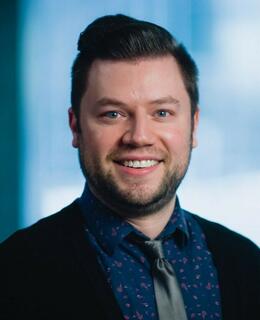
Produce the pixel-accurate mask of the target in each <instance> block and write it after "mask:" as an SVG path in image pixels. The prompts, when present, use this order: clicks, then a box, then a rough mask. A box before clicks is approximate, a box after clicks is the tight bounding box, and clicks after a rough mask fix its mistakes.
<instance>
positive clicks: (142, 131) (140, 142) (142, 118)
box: [122, 115, 154, 147]
mask: <svg viewBox="0 0 260 320" xmlns="http://www.w3.org/2000/svg"><path fill="white" fill-rule="evenodd" d="M129 122H130V123H129V126H128V127H127V130H126V132H125V133H124V135H123V137H122V142H123V144H125V145H131V146H134V147H143V146H149V145H152V144H153V143H154V134H153V132H152V128H151V124H150V123H149V119H148V118H147V116H146V115H138V116H135V117H133V118H132V119H130V120H129Z"/></svg>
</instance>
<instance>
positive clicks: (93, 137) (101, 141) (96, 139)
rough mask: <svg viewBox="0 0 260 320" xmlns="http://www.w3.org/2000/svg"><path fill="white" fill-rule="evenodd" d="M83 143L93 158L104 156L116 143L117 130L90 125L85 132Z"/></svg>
mask: <svg viewBox="0 0 260 320" xmlns="http://www.w3.org/2000/svg"><path fill="white" fill-rule="evenodd" d="M83 145H84V148H85V150H86V152H87V153H88V154H89V155H90V156H91V157H92V158H94V157H95V158H97V157H98V158H103V157H106V156H107V154H109V152H110V150H111V149H112V148H113V147H114V145H115V131H114V130H104V129H102V128H96V127H95V126H89V127H87V128H85V130H84V133H83Z"/></svg>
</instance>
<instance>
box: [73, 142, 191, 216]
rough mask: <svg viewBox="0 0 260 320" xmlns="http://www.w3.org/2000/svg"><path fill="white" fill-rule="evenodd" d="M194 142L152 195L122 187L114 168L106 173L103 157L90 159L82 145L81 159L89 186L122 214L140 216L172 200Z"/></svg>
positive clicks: (154, 210) (97, 195)
mask: <svg viewBox="0 0 260 320" xmlns="http://www.w3.org/2000/svg"><path fill="white" fill-rule="evenodd" d="M191 150H192V147H191V142H190V145H189V149H188V150H187V154H186V156H185V157H184V159H183V160H182V162H181V163H180V164H178V165H175V167H174V168H173V169H172V170H171V172H168V171H167V172H165V174H164V177H163V179H162V182H161V183H160V185H159V187H158V188H157V190H156V191H154V192H153V194H152V195H151V196H150V197H142V192H138V197H137V196H133V192H132V190H134V188H135V185H133V186H131V188H129V190H127V191H122V190H121V189H120V187H119V186H118V184H117V182H116V180H115V178H114V176H113V174H112V172H110V171H108V172H107V173H104V171H103V169H102V166H101V163H100V161H98V160H96V161H95V162H91V161H90V160H89V159H88V156H85V155H84V153H83V152H82V151H81V148H79V162H80V166H81V170H82V172H83V174H84V176H85V178H86V180H87V183H88V185H89V188H90V190H91V191H92V192H93V193H94V195H95V196H96V197H97V198H98V199H99V200H100V201H101V202H103V204H105V205H107V206H109V207H110V209H112V210H114V211H116V213H117V214H118V215H120V216H121V217H122V218H137V217H144V216H148V215H152V214H155V213H156V212H158V211H160V210H161V209H162V208H164V207H165V206H166V205H167V204H169V203H170V201H172V200H173V198H174V196H175V194H176V191H177V189H178V187H179V185H180V183H181V181H182V179H183V178H184V176H185V174H186V172H187V169H188V166H189V163H190V158H191Z"/></svg>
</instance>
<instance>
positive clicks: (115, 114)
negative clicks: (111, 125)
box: [103, 111, 120, 119]
mask: <svg viewBox="0 0 260 320" xmlns="http://www.w3.org/2000/svg"><path fill="white" fill-rule="evenodd" d="M119 116H120V114H119V112H117V111H108V112H106V113H104V114H103V117H106V118H109V119H117V118H118V117H119Z"/></svg>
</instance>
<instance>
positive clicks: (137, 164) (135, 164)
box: [123, 160, 158, 168]
mask: <svg viewBox="0 0 260 320" xmlns="http://www.w3.org/2000/svg"><path fill="white" fill-rule="evenodd" d="M157 163H158V161H156V160H140V161H139V160H133V161H132V160H129V161H127V160H126V161H124V162H123V165H124V166H125V167H131V168H148V167H152V166H155V165H156V164H157Z"/></svg>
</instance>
